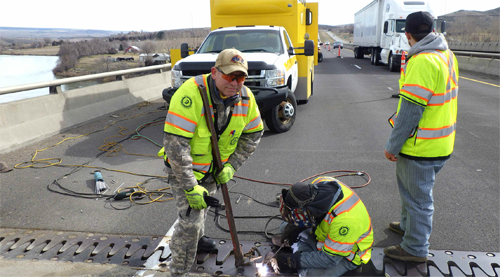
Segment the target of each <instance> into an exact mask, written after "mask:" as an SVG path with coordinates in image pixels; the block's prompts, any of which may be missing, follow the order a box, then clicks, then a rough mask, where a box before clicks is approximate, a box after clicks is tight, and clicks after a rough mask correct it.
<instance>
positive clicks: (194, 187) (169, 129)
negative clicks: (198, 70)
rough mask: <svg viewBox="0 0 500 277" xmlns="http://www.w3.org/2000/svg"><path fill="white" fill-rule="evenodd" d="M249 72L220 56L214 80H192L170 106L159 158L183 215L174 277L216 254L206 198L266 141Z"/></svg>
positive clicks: (237, 58)
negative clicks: (200, 256)
mask: <svg viewBox="0 0 500 277" xmlns="http://www.w3.org/2000/svg"><path fill="white" fill-rule="evenodd" d="M247 70H248V63H247V61H246V59H245V57H244V56H243V54H242V53H241V52H240V51H238V50H236V49H234V48H233V49H226V50H224V51H222V52H221V53H220V54H219V55H218V57H217V59H216V62H215V66H214V67H212V69H211V74H206V75H199V76H196V77H193V78H191V79H189V80H188V81H186V82H185V83H184V84H182V85H181V86H180V87H179V89H178V90H177V91H176V92H175V94H174V95H173V97H172V99H171V101H170V105H169V110H168V114H167V118H166V120H165V129H164V131H165V133H164V140H163V145H164V148H163V149H162V150H161V151H160V153H159V155H163V156H164V160H165V165H166V168H165V171H166V173H167V175H168V183H169V185H170V186H171V189H172V191H173V194H174V197H175V200H176V205H177V214H178V215H179V216H178V221H177V223H176V224H175V226H174V233H173V235H172V239H171V240H170V245H169V247H170V250H171V251H172V262H171V264H170V273H171V275H172V276H185V275H186V274H187V273H188V272H189V270H190V268H191V266H192V264H193V262H194V259H195V256H196V252H197V250H198V251H203V252H213V251H216V250H217V245H216V243H215V241H214V240H212V239H209V238H208V237H205V236H204V222H205V216H206V212H207V209H206V208H207V203H206V202H205V199H206V197H205V196H208V195H213V194H214V193H215V191H216V187H217V185H216V184H217V183H219V184H221V183H227V182H229V181H230V180H231V179H232V178H233V175H234V172H235V171H237V170H238V169H239V168H240V167H241V166H242V164H243V163H244V162H245V161H246V160H247V159H248V157H249V156H250V155H251V154H252V153H253V152H254V151H255V149H256V147H257V145H258V143H259V141H260V139H261V137H262V134H263V130H264V126H263V123H262V119H261V116H260V112H259V109H258V107H257V103H256V102H255V97H254V95H253V94H252V92H251V91H250V89H248V88H247V87H245V86H244V85H243V83H244V81H245V77H246V76H247V75H248V73H247ZM199 89H201V91H202V92H203V93H206V95H207V96H208V100H209V102H210V107H211V110H210V111H208V112H209V114H210V115H211V117H212V119H213V121H214V125H215V132H216V134H217V138H218V146H219V150H220V155H221V159H222V162H223V168H216V167H215V163H214V161H213V160H214V157H213V153H212V146H211V144H210V143H211V133H210V130H209V129H208V127H207V123H206V120H205V116H206V113H205V109H204V107H203V100H202V97H201V94H200V91H199ZM210 115H209V116H210ZM218 171H220V173H219V174H217V175H216V172H218ZM188 210H191V212H188Z"/></svg>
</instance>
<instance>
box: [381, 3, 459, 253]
mask: <svg viewBox="0 0 500 277" xmlns="http://www.w3.org/2000/svg"><path fill="white" fill-rule="evenodd" d="M433 26H434V18H433V17H432V15H431V14H430V13H428V12H415V13H412V14H410V15H408V17H407V18H406V26H405V34H406V37H407V38H408V42H409V44H410V46H411V48H410V51H409V53H408V62H407V64H406V65H405V66H404V67H403V68H402V70H401V78H400V80H399V86H400V99H399V104H398V108H397V111H396V113H395V114H394V115H393V116H392V117H391V118H390V119H389V123H390V124H391V126H393V129H392V132H391V135H390V138H389V140H388V141H387V143H386V146H385V151H384V152H385V157H386V159H388V160H390V161H392V162H396V175H397V182H398V187H399V194H400V198H401V220H400V221H398V222H392V223H390V224H389V229H390V230H392V231H394V232H396V233H398V234H400V235H403V241H402V243H401V244H400V245H396V246H390V247H387V248H385V249H384V253H385V255H387V256H388V257H390V258H393V259H396V260H403V261H411V262H425V261H427V255H428V253H429V237H430V234H431V231H432V216H433V213H434V200H433V198H432V188H433V186H434V180H435V176H436V174H437V173H438V172H439V171H440V170H441V168H442V167H443V166H444V164H445V162H446V160H448V158H449V157H450V155H451V154H452V152H453V148H454V144H455V131H456V129H457V127H456V124H457V96H458V63H457V60H456V58H455V56H454V55H453V53H452V52H451V51H450V50H449V48H448V44H447V42H446V40H445V38H444V36H443V34H437V33H436V32H434V31H433Z"/></svg>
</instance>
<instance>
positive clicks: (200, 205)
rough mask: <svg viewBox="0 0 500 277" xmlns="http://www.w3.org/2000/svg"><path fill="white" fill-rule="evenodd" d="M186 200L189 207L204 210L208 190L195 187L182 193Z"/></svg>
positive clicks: (198, 186)
mask: <svg viewBox="0 0 500 277" xmlns="http://www.w3.org/2000/svg"><path fill="white" fill-rule="evenodd" d="M184 193H185V194H186V198H187V200H188V202H189V207H191V208H193V209H195V210H201V209H205V208H206V207H207V203H205V199H204V197H205V195H208V190H207V189H206V188H204V187H202V186H200V185H196V186H194V187H193V188H190V189H187V190H185V191H184Z"/></svg>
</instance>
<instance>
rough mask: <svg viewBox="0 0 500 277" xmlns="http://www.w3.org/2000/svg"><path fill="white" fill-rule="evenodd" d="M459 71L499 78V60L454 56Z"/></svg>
mask: <svg viewBox="0 0 500 277" xmlns="http://www.w3.org/2000/svg"><path fill="white" fill-rule="evenodd" d="M456 57H457V61H458V68H459V69H460V70H470V71H475V72H481V73H485V74H490V75H495V76H500V60H498V59H490V58H474V57H465V56H456Z"/></svg>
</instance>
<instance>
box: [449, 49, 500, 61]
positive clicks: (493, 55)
mask: <svg viewBox="0 0 500 277" xmlns="http://www.w3.org/2000/svg"><path fill="white" fill-rule="evenodd" d="M452 51H453V53H454V54H455V55H457V56H470V57H476V58H491V59H500V53H488V52H469V51H457V50H453V49H452Z"/></svg>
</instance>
